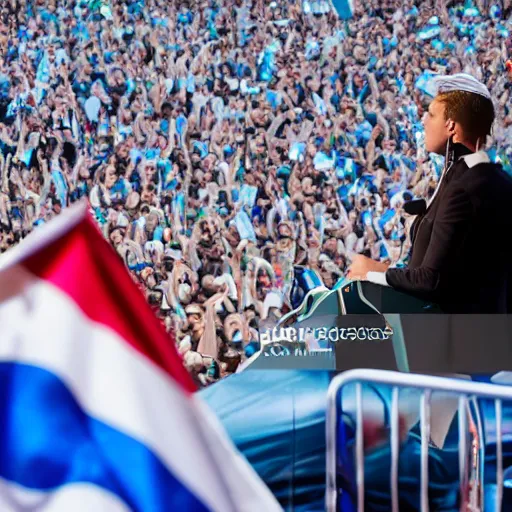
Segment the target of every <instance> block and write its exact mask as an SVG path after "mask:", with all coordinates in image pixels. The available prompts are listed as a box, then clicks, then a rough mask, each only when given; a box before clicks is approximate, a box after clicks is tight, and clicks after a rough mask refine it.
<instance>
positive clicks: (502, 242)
mask: <svg viewBox="0 0 512 512" xmlns="http://www.w3.org/2000/svg"><path fill="white" fill-rule="evenodd" d="M436 82H437V96H436V97H435V99H434V100H433V102H432V103H431V104H430V107H429V110H428V113H427V114H426V117H425V119H424V126H425V146H426V150H427V151H428V152H433V153H437V154H441V155H442V154H445V155H446V162H445V169H444V171H443V173H442V176H441V180H440V183H439V185H438V187H437V190H436V192H435V193H434V196H433V197H432V199H431V200H430V202H429V204H428V206H427V205H426V203H425V205H424V206H425V207H424V211H422V212H420V213H419V215H418V216H417V218H416V219H415V221H414V223H413V225H412V228H411V241H412V248H411V255H410V263H409V265H408V267H406V268H390V267H388V266H387V265H386V264H383V263H379V262H375V261H373V260H370V259H369V258H366V257H364V256H359V255H358V256H355V257H354V258H353V261H352V265H351V267H350V269H349V274H348V277H349V278H350V279H362V280H368V281H372V282H375V283H378V284H382V285H386V286H391V287H393V288H395V289H396V290H399V291H402V292H406V293H409V294H411V295H415V296H417V297H419V298H422V299H424V300H425V301H429V302H433V303H436V304H437V305H438V306H439V307H440V309H441V310H442V311H443V312H445V313H482V314H485V313H506V312H507V309H508V308H507V306H508V304H507V290H508V288H511V287H510V284H509V279H510V280H512V274H511V271H510V270H511V269H512V265H511V263H512V258H511V255H510V254H511V253H510V250H509V249H508V237H509V236H510V235H511V234H512V211H511V207H510V201H511V200H512V180H511V179H510V178H509V176H507V175H506V174H505V172H504V171H503V169H502V167H501V165H497V164H493V163H491V162H490V161H489V157H488V156H487V154H486V153H485V152H484V151H479V149H480V147H482V146H483V145H484V144H485V142H486V139H487V136H488V135H489V134H490V132H491V127H492V124H493V122H494V108H493V104H492V100H491V97H490V94H489V91H488V90H487V88H486V87H485V86H484V85H483V84H481V83H480V82H478V81H477V80H476V79H475V78H473V77H471V76H469V75H464V74H459V75H452V76H446V77H439V78H437V79H436ZM509 276H510V277H509Z"/></svg>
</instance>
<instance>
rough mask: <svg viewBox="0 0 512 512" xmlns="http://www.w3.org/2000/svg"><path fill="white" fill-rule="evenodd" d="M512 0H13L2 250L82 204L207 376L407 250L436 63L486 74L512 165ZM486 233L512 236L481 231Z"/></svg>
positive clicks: (442, 69) (434, 175) (432, 180)
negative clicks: (266, 330) (299, 301)
mask: <svg viewBox="0 0 512 512" xmlns="http://www.w3.org/2000/svg"><path fill="white" fill-rule="evenodd" d="M510 4H511V2H509V1H508V0H504V1H503V2H500V1H495V2H486V1H484V0H483V1H480V2H475V3H471V2H444V1H442V0H434V1H416V2H414V1H413V0H402V1H383V0H371V1H370V0H369V1H365V2H362V1H355V2H354V13H353V14H354V15H353V18H352V19H348V20H343V19H340V17H339V16H338V14H337V13H336V11H335V10H334V9H333V7H332V5H331V3H330V2H329V1H327V0H302V1H301V0H275V1H272V2H270V1H268V0H204V1H199V0H198V1H195V0H194V1H193V0H188V1H187V0H183V1H179V2H170V1H167V0H128V1H120V0H5V1H4V2H2V4H1V5H2V7H1V9H0V181H1V183H0V222H1V234H0V248H1V251H2V252H3V251H5V250H7V249H9V248H10V247H11V246H13V245H15V244H16V243H18V242H19V241H20V240H21V239H23V238H24V237H25V236H26V235H27V234H28V233H29V232H30V231H32V230H33V229H37V227H38V226H39V225H41V224H43V223H45V222H48V221H49V220H50V219H51V218H52V217H54V216H55V215H58V214H59V213H60V212H61V211H62V210H63V209H65V208H66V207H68V206H69V205H70V204H71V203H73V202H74V201H77V200H79V199H81V198H84V197H87V198H88V200H89V202H90V205H91V209H92V211H93V214H94V216H95V218H96V219H97V222H98V224H99V226H100V228H101V230H102V231H103V232H104V235H105V237H106V238H107V239H108V240H109V241H110V243H111V244H112V246H113V247H114V248H115V249H116V250H117V252H118V254H119V255H120V257H121V258H122V259H123V261H124V262H125V264H126V265H127V267H128V268H129V269H130V272H131V274H132V276H133V279H134V280H135V281H136V282H137V283H138V284H139V285H140V287H141V288H142V290H143V291H144V293H145V294H146V296H147V299H148V301H149V303H150V305H151V306H152V307H153V308H154V310H155V312H156V313H157V315H159V317H160V318H161V319H162V321H163V322H164V323H165V325H166V328H167V329H168V330H169V332H171V331H174V333H175V336H176V343H177V344H178V347H179V350H180V352H181V353H182V354H183V357H184V361H185V364H186V365H187V367H188V368H189V369H190V371H191V372H192V374H193V375H194V377H195V378H196V379H197V380H198V382H199V383H200V384H201V385H206V384H208V383H210V382H214V381H215V380H217V379H218V378H220V377H222V376H223V375H226V374H229V373H232V372H234V371H236V368H237V367H238V365H239V364H240V363H241V362H242V361H244V360H245V359H246V358H247V357H248V356H250V355H251V354H252V353H254V351H255V350H256V349H257V346H258V327H261V325H262V323H264V322H266V321H275V320H277V319H278V318H279V317H280V315H282V314H283V312H285V311H287V310H289V309H290V308H291V300H290V292H291V289H292V286H293V277H294V267H296V266H302V267H306V268H308V269H312V270H314V271H316V273H317V275H318V276H319V278H321V280H322V281H323V283H324V285H325V286H326V287H329V288H330V287H333V286H334V285H335V284H336V283H337V282H338V281H339V279H340V278H342V277H343V276H344V274H345V271H346V268H347V264H348V263H349V262H350V257H351V255H352V254H354V253H363V254H366V255H368V256H371V257H372V258H375V259H380V260H382V261H385V260H389V261H391V262H392V263H394V264H398V265H400V264H403V263H405V262H406V261H407V254H408V249H409V247H410V241H409V240H408V236H407V233H408V224H409V222H410V221H411V220H412V219H409V218H407V215H406V214H405V213H404V212H403V209H402V206H403V203H404V201H405V200H407V199H410V198H413V197H427V196H428V195H429V194H431V193H432V192H433V190H434V189H435V187H436V183H437V180H438V179H439V176H440V173H441V171H442V167H443V161H442V158H438V157H434V156H432V155H428V154H425V151H424V148H423V143H422V138H423V128H422V116H423V113H424V112H425V109H426V106H427V105H428V102H429V99H430V97H429V94H431V91H430V89H429V85H430V83H431V82H430V81H429V78H430V77H431V76H432V74H433V73H443V74H449V73H457V72H466V73H470V74H472V75H473V76H475V77H477V78H478V79H480V80H483V81H484V82H485V83H486V84H487V86H488V87H489V89H490V91H491V93H492V95H493V99H494V100H495V104H496V111H497V122H496V125H495V127H494V130H493V136H492V140H490V141H489V145H488V148H489V152H490V155H491V156H492V158H493V159H494V160H497V161H501V162H502V164H503V166H504V168H505V170H506V171H508V172H510V170H511V168H510V162H511V158H512V143H511V141H512V108H511V107H512V102H511V99H510V91H511V86H512V70H511V69H512V66H510V65H509V68H508V69H507V60H509V59H510V58H511V57H512V13H511V5H510ZM482 243H488V244H490V245H492V244H493V243H499V242H498V241H492V240H486V235H485V233H482Z"/></svg>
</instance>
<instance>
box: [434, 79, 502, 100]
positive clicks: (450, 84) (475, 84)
mask: <svg viewBox="0 0 512 512" xmlns="http://www.w3.org/2000/svg"><path fill="white" fill-rule="evenodd" d="M434 86H435V90H436V94H443V93H446V92H454V91H465V92H471V93H473V94H479V95H480V96H483V97H484V98H487V99H489V100H490V99H492V98H491V93H490V92H489V89H487V87H486V86H485V85H484V84H483V83H481V82H479V81H478V80H477V79H476V78H475V77H473V76H471V75H467V74H465V73H459V74H456V75H445V76H436V77H435V78H434Z"/></svg>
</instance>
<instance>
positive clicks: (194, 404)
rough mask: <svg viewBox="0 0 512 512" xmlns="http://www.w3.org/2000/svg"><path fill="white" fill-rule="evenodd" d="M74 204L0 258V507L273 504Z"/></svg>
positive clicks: (154, 511)
mask: <svg viewBox="0 0 512 512" xmlns="http://www.w3.org/2000/svg"><path fill="white" fill-rule="evenodd" d="M194 391H195V387H194V383H193V381H192V379H191V378H190V376H189V375H188V373H187V371H186V370H185V368H184V366H183V364H182V361H181V359H180V356H179V355H178V353H177V351H176V349H175V346H174V343H173V342H172V340H170V339H169V336H168V335H167V334H166V333H165V329H164V328H163V327H162V326H161V325H160V322H159V321H158V319H157V318H156V317H155V316H154V315H153V313H152V312H151V309H150V307H149V306H148V305H147V304H146V301H145V299H144V297H143V295H142V294H141V293H140V291H139V290H138V289H137V287H136V285H135V284H134V282H133V281H132V279H131V278H130V276H129V274H128V273H127V271H126V269H125V268H124V266H123V264H122V262H121V260H120V259H119V258H118V256H117V255H116V253H115V251H114V250H112V248H111V247H110V246H109V245H108V243H107V242H106V241H105V240H104V239H103V237H102V235H101V234H100V232H99V230H98V229H97V227H96V225H95V223H94V221H93V220H92V218H91V217H90V216H89V214H88V212H87V205H86V204H79V205H75V206H73V207H72V208H70V209H68V210H67V211H65V212H63V213H62V214H61V215H60V216H59V217H57V218H56V219H54V220H53V221H52V222H50V223H49V224H48V225H46V226H42V227H40V228H38V229H36V231H34V233H32V234H31V235H30V236H29V237H28V238H27V239H26V240H24V241H23V242H22V243H21V244H20V245H18V246H17V247H16V248H14V249H13V250H11V251H9V252H8V253H6V254H5V255H3V256H2V258H0V510H1V511H2V512H8V511H20V510H31V511H33V510H37V511H44V512H47V511H51V512H55V511H62V512H64V511H65V512H69V511H73V512H81V511H87V512H91V511H95V512H103V511H108V512H117V511H127V510H133V511H143V512H159V511H166V512H167V511H169V512H171V511H172V512H182V511H183V512H188V511H218V512H244V511H247V512H273V511H277V510H281V508H280V507H279V505H278V503H277V501H276V500H275V499H274V497H273V496H272V494H271V493H270V491H269V490H268V488H267V487H266V486H265V485H264V484H263V482H262V481H261V480H260V479H259V477H258V476H257V474H256V473H255V472H254V471H253V469H252V468H251V467H250V466H249V464H248V463H247V461H246V460H245V459H243V457H242V456H241V455H240V454H239V453H238V452H237V451H236V450H235V448H234V446H233V445H232V444H231V442H230V441H229V440H228V438H227V436H226V435H225V433H224V431H223V430H222V428H221V427H220V424H219V423H218V420H217V419H216V418H215V417H214V416H213V414H212V413H211V412H209V411H208V409H207V408H206V406H205V405H203V404H202V403H201V402H200V400H199V398H198V396H197V395H196V394H194Z"/></svg>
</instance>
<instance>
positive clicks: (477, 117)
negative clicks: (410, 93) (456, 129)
mask: <svg viewBox="0 0 512 512" xmlns="http://www.w3.org/2000/svg"><path fill="white" fill-rule="evenodd" d="M436 100H437V101H439V102H441V103H443V104H444V106H445V111H444V116H445V119H451V120H452V121H455V122H456V123H459V124H460V126H461V127H462V129H463V130H464V134H465V135H466V136H467V137H468V138H470V139H472V140H474V141H476V140H477V139H482V138H483V139H484V141H485V139H486V137H487V136H488V135H490V134H491V128H492V125H493V123H494V105H493V103H492V101H491V100H490V99H488V98H486V97H484V96H482V95H480V94H475V93H472V92H467V91H450V92H445V93H441V94H439V95H438V96H437V97H436Z"/></svg>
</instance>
